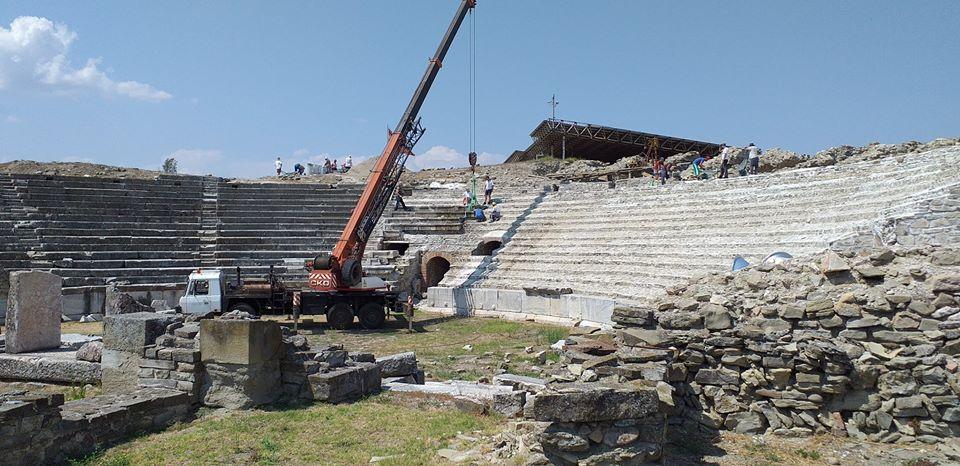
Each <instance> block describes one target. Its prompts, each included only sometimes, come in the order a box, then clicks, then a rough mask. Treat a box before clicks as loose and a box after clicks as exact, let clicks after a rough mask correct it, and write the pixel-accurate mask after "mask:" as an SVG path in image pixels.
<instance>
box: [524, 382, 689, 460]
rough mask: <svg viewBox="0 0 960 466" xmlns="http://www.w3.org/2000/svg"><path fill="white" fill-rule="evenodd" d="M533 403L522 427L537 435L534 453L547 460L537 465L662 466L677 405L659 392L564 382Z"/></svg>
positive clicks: (543, 391) (528, 405) (529, 403)
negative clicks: (669, 417) (669, 421)
mask: <svg viewBox="0 0 960 466" xmlns="http://www.w3.org/2000/svg"><path fill="white" fill-rule="evenodd" d="M527 400H528V401H527V403H526V406H525V408H524V411H523V416H524V418H525V420H524V421H521V423H520V425H519V426H518V428H519V429H521V430H532V431H533V432H535V433H536V434H535V440H536V442H537V444H536V445H534V446H533V448H531V453H532V454H533V455H537V457H539V455H543V456H544V457H545V458H541V463H536V462H532V463H531V464H545V463H546V462H549V464H560V465H577V464H635V465H643V464H659V461H660V459H661V457H662V453H663V443H664V441H665V438H666V426H667V414H668V413H669V412H670V410H671V406H670V403H672V401H669V402H664V400H663V399H662V398H661V396H660V395H659V394H658V392H657V390H655V389H652V388H649V387H640V386H624V385H606V384H601V383H560V384H550V385H547V386H546V387H544V388H543V389H541V390H539V391H538V392H537V393H531V394H530V395H528V396H527ZM533 459H534V458H531V460H533ZM542 460H546V461H542Z"/></svg>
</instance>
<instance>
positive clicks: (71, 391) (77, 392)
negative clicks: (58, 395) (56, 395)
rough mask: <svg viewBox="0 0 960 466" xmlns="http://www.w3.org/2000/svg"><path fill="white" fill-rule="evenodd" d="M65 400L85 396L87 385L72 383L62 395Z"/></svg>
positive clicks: (80, 398) (78, 398) (79, 398)
mask: <svg viewBox="0 0 960 466" xmlns="http://www.w3.org/2000/svg"><path fill="white" fill-rule="evenodd" d="M63 397H64V398H66V399H67V401H73V400H82V399H84V398H86V397H87V386H86V385H81V384H78V385H73V386H71V387H69V388H67V392H66V393H64V395H63Z"/></svg>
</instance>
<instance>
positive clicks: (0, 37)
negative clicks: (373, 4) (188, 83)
mask: <svg viewBox="0 0 960 466" xmlns="http://www.w3.org/2000/svg"><path fill="white" fill-rule="evenodd" d="M76 39H77V34H76V33H75V32H73V31H71V30H70V29H69V28H67V26H66V25H64V24H56V23H54V22H53V21H50V20H49V19H47V18H39V17H36V16H19V17H17V18H16V19H14V20H13V22H11V23H10V29H6V28H4V27H3V26H0V89H15V88H40V89H47V90H50V91H54V92H75V91H79V90H87V89H95V90H99V91H101V92H103V93H104V94H107V95H121V96H126V97H130V98H132V99H137V100H145V101H148V102H160V101H163V100H167V99H169V98H171V97H172V96H171V95H170V94H169V93H167V92H164V91H162V90H159V89H157V88H155V87H153V86H151V85H149V84H144V83H141V82H137V81H120V82H116V81H114V80H112V79H110V77H108V76H107V73H106V72H104V71H103V70H101V69H100V62H101V59H99V58H96V59H88V60H87V61H86V63H85V64H84V65H83V67H82V68H79V69H77V68H74V67H73V66H72V65H71V63H70V59H69V58H68V57H67V55H68V54H69V52H70V45H71V44H72V43H73V42H74V41H75V40H76Z"/></svg>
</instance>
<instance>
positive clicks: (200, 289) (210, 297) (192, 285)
mask: <svg viewBox="0 0 960 466" xmlns="http://www.w3.org/2000/svg"><path fill="white" fill-rule="evenodd" d="M225 289H226V287H225V283H224V277H223V272H221V271H220V270H217V269H208V270H203V269H198V270H197V271H196V272H193V273H191V274H190V278H189V279H188V280H187V292H186V294H184V295H183V297H182V298H180V311H181V312H183V313H184V314H209V313H211V312H221V311H223V310H224V303H225V302H226V297H225V296H224V291H225Z"/></svg>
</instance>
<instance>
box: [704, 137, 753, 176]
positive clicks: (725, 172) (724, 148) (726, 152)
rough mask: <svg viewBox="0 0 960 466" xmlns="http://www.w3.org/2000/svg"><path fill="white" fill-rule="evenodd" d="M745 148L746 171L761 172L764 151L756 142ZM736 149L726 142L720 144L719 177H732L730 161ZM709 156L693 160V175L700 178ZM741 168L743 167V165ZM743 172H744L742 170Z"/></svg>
mask: <svg viewBox="0 0 960 466" xmlns="http://www.w3.org/2000/svg"><path fill="white" fill-rule="evenodd" d="M744 150H746V151H747V160H746V162H747V164H748V165H747V167H746V170H745V171H746V173H747V174H750V175H756V174H758V173H760V155H761V154H763V151H762V150H760V148H759V147H757V145H756V144H754V143H752V142H751V143H750V145H748V146H747V147H746V148H745V149H744ZM734 155H735V153H734V149H733V148H732V147H730V146H728V145H726V144H720V154H718V155H717V157H719V158H720V175H719V176H718V178H729V177H730V163H731V162H732V161H733V158H734ZM707 160H709V158H704V157H703V156H700V157H697V158H696V159H694V160H693V164H692V165H691V166H692V167H693V176H695V177H697V178H700V175H701V174H702V173H703V162H706V161H707ZM741 170H743V167H742V166H741ZM741 173H743V172H741Z"/></svg>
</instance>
